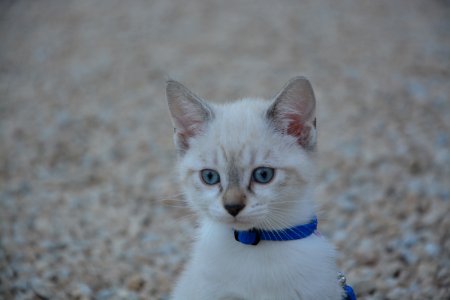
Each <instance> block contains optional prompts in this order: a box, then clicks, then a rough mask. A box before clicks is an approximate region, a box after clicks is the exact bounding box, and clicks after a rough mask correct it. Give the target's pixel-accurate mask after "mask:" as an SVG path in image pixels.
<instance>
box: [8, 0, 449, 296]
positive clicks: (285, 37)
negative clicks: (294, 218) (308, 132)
mask: <svg viewBox="0 0 450 300" xmlns="http://www.w3.org/2000/svg"><path fill="white" fill-rule="evenodd" d="M449 32H450V4H449V2H448V1H445V0H428V1H425V0H423V1H419V0H399V1H389V0H380V1H369V0H366V1H358V0H355V1H350V0H344V1H334V0H327V1H325V0H324V1H322V0H320V1H293V0H281V1H269V0H258V1H256V0H253V1H237V0H227V1H218V0H210V1H207V0H192V1H162V0H155V1H144V0H141V1H118V0H117V1H88V0H86V1H81V0H80V1H78V0H77V1H57V0H53V1H52V0H41V1H1V2H0V235H1V236H0V299H167V298H168V295H169V291H170V289H171V286H172V285H173V282H174V280H175V278H176V276H177V274H178V273H179V271H180V269H181V268H182V265H183V263H184V262H185V261H186V259H187V257H188V254H189V248H190V241H191V240H192V233H193V231H194V229H193V226H194V224H195V222H194V219H193V217H192V214H191V213H190V212H189V211H187V210H186V209H185V208H183V204H182V202H181V201H180V198H179V197H178V196H177V194H178V189H177V185H176V184H175V183H173V180H172V178H173V175H172V174H173V168H174V165H175V160H176V157H175V153H174V147H173V146H172V137H171V134H172V127H171V123H170V120H169V117H168V111H167V108H166V103H165V96H164V81H165V78H166V77H167V76H170V77H173V78H176V79H179V80H181V81H182V82H184V83H185V84H186V85H187V86H189V87H190V88H191V89H192V90H194V91H196V92H197V93H198V94H199V95H200V96H203V97H205V98H207V99H213V100H216V101H225V100H227V99H233V98H239V97H245V96H250V95H251V96H261V97H267V98H268V97H271V96H272V95H273V94H274V93H275V92H276V91H277V90H278V89H279V88H281V86H282V85H283V84H284V82H285V81H287V80H288V79H289V78H290V77H292V76H294V75H305V76H307V77H309V78H310V79H311V81H312V83H313V86H314V87H315V89H316V96H317V99H318V103H319V107H318V126H319V152H320V157H321V161H320V170H319V180H318V181H319V185H318V188H317V199H318V202H319V203H320V204H321V211H320V214H319V219H320V229H321V231H322V233H323V234H324V235H326V236H328V237H329V238H330V239H332V240H333V242H334V243H335V244H336V246H337V248H338V250H339V252H340V256H339V265H340V267H341V269H342V270H343V271H344V272H346V274H347V275H348V279H349V281H350V282H351V283H352V284H353V285H354V287H355V289H356V291H357V293H358V294H359V296H360V299H421V300H422V299H450V254H449V253H450V230H449V228H450V218H449V210H450V153H449V148H450V133H449V128H450V99H449V95H450V83H449V82H450V34H449Z"/></svg>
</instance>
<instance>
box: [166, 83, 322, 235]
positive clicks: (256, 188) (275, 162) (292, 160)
mask: <svg viewBox="0 0 450 300" xmlns="http://www.w3.org/2000/svg"><path fill="white" fill-rule="evenodd" d="M167 100H168V103H169V109H170V113H171V116H172V120H173V124H174V127H175V134H174V135H175V136H174V138H175V145H176V147H177V150H178V153H179V157H180V161H179V177H180V181H181V184H182V188H183V192H184V194H185V196H186V200H187V201H188V203H189V204H190V206H191V207H192V208H193V209H194V210H195V211H196V212H198V213H199V215H200V216H203V217H206V218H209V219H211V220H213V221H217V222H221V223H224V224H228V225H229V226H230V227H232V228H234V229H238V230H245V229H250V228H253V227H255V228H261V229H281V228H286V227H290V226H293V225H297V224H298V223H300V222H306V221H308V220H309V219H310V218H311V216H312V215H313V213H314V212H313V203H312V199H311V192H312V181H313V178H314V164H313V152H314V150H315V148H316V123H315V122H316V121H315V120H316V119H315V98H314V93H313V90H312V87H311V85H310V83H309V81H308V80H307V79H305V78H303V77H296V78H293V79H292V80H290V81H289V82H288V83H287V84H286V86H285V87H284V88H283V89H282V91H281V92H280V93H279V94H278V95H277V96H276V97H275V98H274V100H273V101H271V102H269V101H265V100H262V99H253V98H247V99H242V100H240V101H236V102H233V103H228V104H223V105H218V104H209V103H207V102H205V101H204V100H202V99H200V98H199V97H198V96H196V95H194V94H193V93H192V92H190V91H189V90H188V89H187V88H186V87H184V86H183V85H182V84H180V83H178V82H176V81H172V80H170V81H168V82H167Z"/></svg>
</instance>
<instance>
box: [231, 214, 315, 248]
mask: <svg viewBox="0 0 450 300" xmlns="http://www.w3.org/2000/svg"><path fill="white" fill-rule="evenodd" d="M316 230H317V217H316V216H314V217H313V218H312V220H311V221H310V222H309V223H307V224H302V225H297V226H295V227H291V228H286V229H281V230H263V229H256V228H253V229H250V230H244V231H238V230H235V231H234V239H235V240H236V241H238V242H241V243H242V244H245V245H257V244H258V243H259V241H261V240H265V241H291V240H300V239H303V238H306V237H308V236H310V235H311V234H313V233H314V232H315V231H316Z"/></svg>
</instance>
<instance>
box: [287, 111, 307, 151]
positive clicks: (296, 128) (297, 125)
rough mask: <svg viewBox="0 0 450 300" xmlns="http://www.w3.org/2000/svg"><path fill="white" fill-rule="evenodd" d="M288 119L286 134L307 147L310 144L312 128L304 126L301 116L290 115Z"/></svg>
mask: <svg viewBox="0 0 450 300" xmlns="http://www.w3.org/2000/svg"><path fill="white" fill-rule="evenodd" d="M286 117H287V119H288V120H289V124H288V126H287V129H286V133H287V134H288V135H290V136H293V137H295V138H297V143H298V144H299V145H301V146H303V147H306V146H307V145H308V143H309V133H310V131H311V128H310V127H309V126H304V123H303V122H302V121H301V118H300V116H299V115H297V114H288V115H287V116H286Z"/></svg>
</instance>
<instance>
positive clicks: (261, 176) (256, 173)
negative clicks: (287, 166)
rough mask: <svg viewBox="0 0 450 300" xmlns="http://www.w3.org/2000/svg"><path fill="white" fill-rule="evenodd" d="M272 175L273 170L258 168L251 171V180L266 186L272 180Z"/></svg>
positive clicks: (273, 173)
mask: <svg viewBox="0 0 450 300" xmlns="http://www.w3.org/2000/svg"><path fill="white" fill-rule="evenodd" d="M273 175H275V170H274V169H273V168H269V167H259V168H256V169H254V170H253V174H252V178H253V180H254V181H255V182H257V183H261V184H266V183H269V182H270V181H271V180H272V178H273Z"/></svg>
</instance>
